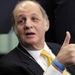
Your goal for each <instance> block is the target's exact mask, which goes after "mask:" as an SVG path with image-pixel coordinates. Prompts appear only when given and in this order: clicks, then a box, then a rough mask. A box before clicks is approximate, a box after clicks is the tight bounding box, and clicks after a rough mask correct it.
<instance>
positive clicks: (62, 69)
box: [52, 59, 65, 72]
mask: <svg viewBox="0 0 75 75" xmlns="http://www.w3.org/2000/svg"><path fill="white" fill-rule="evenodd" d="M52 65H53V66H54V67H55V68H56V69H57V70H59V71H60V72H63V71H64V70H65V68H64V67H63V66H62V65H61V64H59V63H58V62H57V61H56V60H55V59H54V60H53V62H52Z"/></svg>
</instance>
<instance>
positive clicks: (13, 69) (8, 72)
mask: <svg viewBox="0 0 75 75" xmlns="http://www.w3.org/2000/svg"><path fill="white" fill-rule="evenodd" d="M48 46H49V47H50V49H52V51H53V53H54V54H55V55H57V53H58V51H59V49H60V46H59V45H57V44H54V43H48ZM69 69H70V68H69ZM70 71H71V72H72V71H73V68H72V69H70ZM43 72H44V71H43V69H42V68H41V67H40V65H39V64H37V62H36V60H35V59H34V58H33V57H32V56H31V55H30V54H29V53H28V52H27V51H26V50H25V49H24V48H23V47H22V46H21V45H20V44H19V45H18V46H17V47H16V48H15V49H14V50H12V51H11V52H9V53H8V54H7V55H5V56H4V57H3V58H2V59H0V75H43ZM72 75H75V73H74V74H73V73H72Z"/></svg>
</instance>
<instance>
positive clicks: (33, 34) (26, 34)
mask: <svg viewBox="0 0 75 75" xmlns="http://www.w3.org/2000/svg"><path fill="white" fill-rule="evenodd" d="M25 35H35V33H26V34H25Z"/></svg>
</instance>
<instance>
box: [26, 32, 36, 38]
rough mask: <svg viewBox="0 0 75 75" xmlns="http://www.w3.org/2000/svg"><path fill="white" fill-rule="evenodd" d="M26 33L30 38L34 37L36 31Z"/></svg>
mask: <svg viewBox="0 0 75 75" xmlns="http://www.w3.org/2000/svg"><path fill="white" fill-rule="evenodd" d="M25 35H26V37H28V38H32V37H34V35H35V33H33V32H28V33H25Z"/></svg>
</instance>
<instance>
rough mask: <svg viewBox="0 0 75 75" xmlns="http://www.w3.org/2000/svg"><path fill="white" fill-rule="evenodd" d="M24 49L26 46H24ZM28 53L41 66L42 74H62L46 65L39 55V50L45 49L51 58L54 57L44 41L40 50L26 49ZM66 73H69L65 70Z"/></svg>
mask: <svg viewBox="0 0 75 75" xmlns="http://www.w3.org/2000/svg"><path fill="white" fill-rule="evenodd" d="M25 49H26V48H25ZM26 50H27V51H28V53H29V54H31V55H32V57H33V58H34V59H35V60H36V61H37V63H38V64H39V65H40V66H41V67H42V69H43V70H44V73H43V75H64V74H63V73H61V72H59V71H58V70H57V69H55V68H54V67H53V66H52V65H50V66H49V67H48V64H47V61H46V60H45V59H44V58H43V57H42V56H40V52H41V51H42V50H46V51H47V52H48V53H49V54H50V56H52V57H53V58H55V55H54V54H53V53H52V51H51V49H50V48H49V47H48V46H47V44H46V43H44V48H43V49H41V50H28V49H26ZM67 74H68V75H71V74H70V73H68V72H67Z"/></svg>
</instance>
